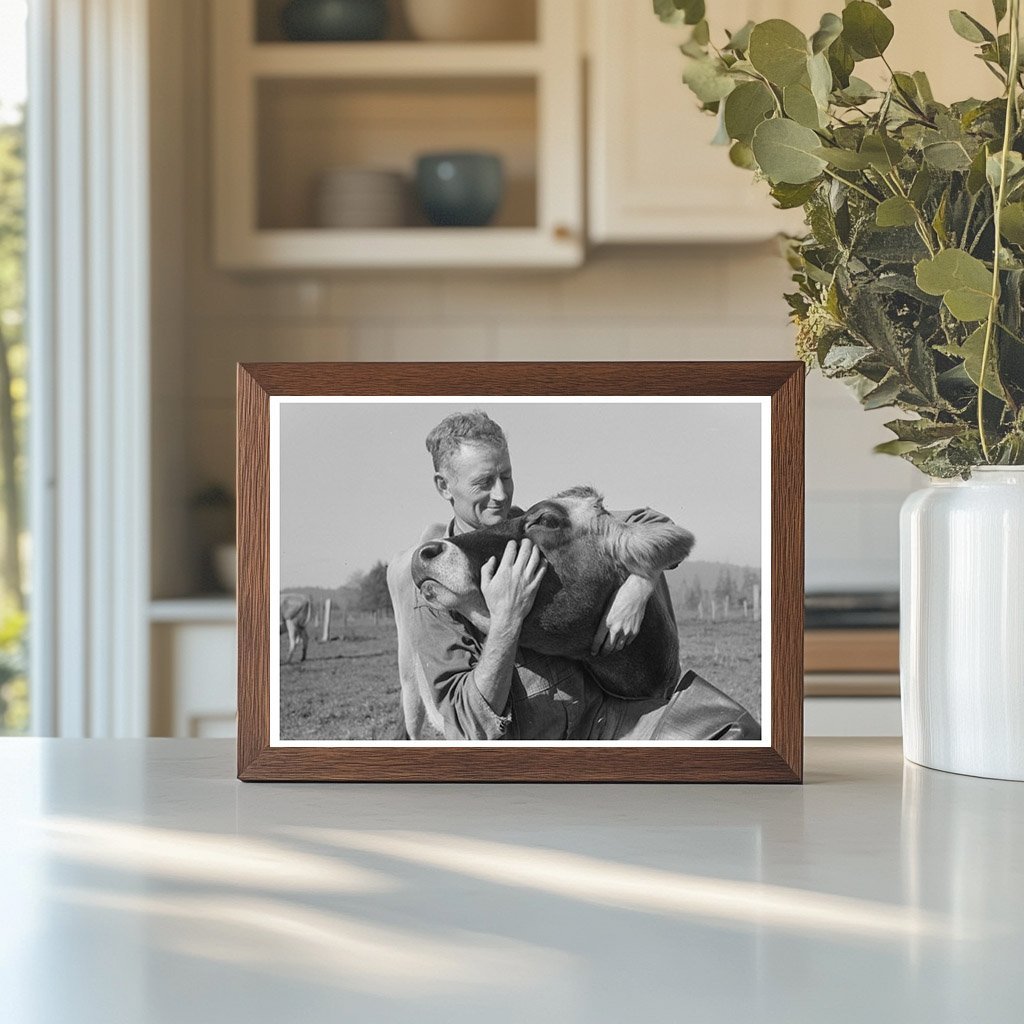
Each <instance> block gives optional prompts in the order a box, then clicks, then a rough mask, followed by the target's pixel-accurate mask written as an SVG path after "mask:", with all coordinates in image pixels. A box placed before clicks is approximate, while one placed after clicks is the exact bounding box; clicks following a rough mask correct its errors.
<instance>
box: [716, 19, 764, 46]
mask: <svg viewBox="0 0 1024 1024" xmlns="http://www.w3.org/2000/svg"><path fill="white" fill-rule="evenodd" d="M755 24H756V22H753V21H748V22H747V23H746V25H744V26H743V28H741V29H737V31H735V32H733V33H732V35H731V36H730V37H729V42H727V43H726V44H725V46H724V47H723V49H725V50H733V51H734V52H735V53H746V52H747V50H748V49H749V48H750V33H751V32H752V31H753V30H754V25H755Z"/></svg>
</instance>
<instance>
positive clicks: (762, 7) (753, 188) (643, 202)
mask: <svg viewBox="0 0 1024 1024" xmlns="http://www.w3.org/2000/svg"><path fill="white" fill-rule="evenodd" d="M587 2H588V4H589V6H588V14H587V24H588V29H589V33H590V35H589V41H588V108H587V117H588V125H587V128H588V197H589V198H588V222H589V235H590V240H591V241H592V242H593V243H596V244H601V243H611V242H718V241H733V242H736V241H753V240H758V239H766V238H769V237H771V236H773V235H775V234H778V233H779V232H794V233H795V232H800V231H801V230H802V229H803V218H802V214H801V212H800V211H799V210H789V211H781V210H776V209H775V208H774V205H773V204H772V202H771V200H770V198H769V196H768V189H767V185H766V184H765V183H763V182H761V183H758V182H754V181H753V179H752V175H751V174H750V172H748V171H744V170H742V169H740V168H738V167H734V166H733V165H732V164H731V163H730V162H729V157H728V151H727V150H726V148H725V147H720V146H712V145H710V142H711V139H712V137H713V136H714V134H715V128H716V125H715V120H714V119H713V118H711V117H709V116H707V115H706V114H703V113H701V112H700V111H699V110H698V108H697V103H696V101H695V99H694V98H693V96H692V94H691V93H690V91H689V89H687V88H686V87H685V86H684V85H683V84H682V82H681V74H682V69H683V66H684V60H683V58H682V56H681V55H680V53H679V49H678V44H679V43H681V42H683V41H684V40H685V39H686V38H687V36H688V34H689V28H688V27H685V26H671V25H663V24H662V23H661V22H660V21H658V19H657V18H656V17H655V16H654V15H653V14H652V12H651V5H650V4H649V3H646V2H639V3H634V2H630V3H624V2H622V0H587ZM842 6H843V5H842V4H829V3H828V2H827V0H730V2H729V3H724V2H716V0H708V4H707V9H708V19H709V22H710V24H711V29H712V38H713V39H716V38H717V39H720V38H722V37H723V29H725V28H729V29H737V28H739V27H741V26H742V25H743V24H744V23H745V22H746V21H747V20H751V19H752V20H757V21H760V20H764V19H767V18H785V19H787V20H789V21H792V22H793V23H794V24H796V25H797V26H798V27H799V28H800V29H802V30H803V31H804V32H805V33H808V34H810V33H812V32H813V31H814V30H815V29H816V28H817V26H818V21H819V19H820V17H821V14H822V13H824V12H825V11H827V10H830V9H831V10H839V9H840V8H841V7H842ZM956 6H957V7H959V8H962V9H964V10H966V11H968V12H970V13H973V14H974V15H975V16H976V17H978V19H979V20H981V21H983V22H985V23H986V24H987V23H990V22H991V21H992V8H991V4H990V3H989V0H968V2H966V3H963V4H957V5H956ZM886 14H887V15H888V16H889V17H890V18H891V19H892V21H893V23H894V25H895V29H896V32H895V37H894V40H893V43H892V45H891V47H890V50H889V51H888V52H887V57H888V59H889V60H890V63H892V65H893V66H894V67H895V68H897V69H900V68H907V69H909V70H917V69H922V70H924V71H926V72H927V73H928V74H929V77H930V79H931V82H932V87H933V90H934V92H935V95H936V97H937V98H938V99H940V100H942V101H944V102H949V101H952V100H956V99H963V98H966V97H968V96H971V95H975V96H991V95H996V94H997V90H998V83H997V82H996V80H995V78H993V77H992V76H991V74H990V73H989V72H988V71H986V70H985V68H984V67H983V66H982V65H981V62H980V61H977V60H975V59H974V57H973V54H972V49H973V48H972V46H971V44H969V43H967V42H966V41H965V40H963V39H960V38H959V37H958V36H957V35H956V34H955V33H954V32H953V30H952V28H951V27H950V24H949V20H948V18H947V15H946V7H945V6H941V7H939V6H936V5H935V4H933V3H931V2H930V0H900V2H899V3H896V4H893V6H892V7H890V8H889V9H887V11H886ZM857 74H858V75H860V76H861V77H863V78H866V79H868V80H869V81H872V83H873V84H880V83H881V82H882V81H883V80H885V79H886V78H887V72H886V70H885V67H884V65H883V64H882V62H881V61H877V60H876V61H868V62H862V63H860V64H858V68H857Z"/></svg>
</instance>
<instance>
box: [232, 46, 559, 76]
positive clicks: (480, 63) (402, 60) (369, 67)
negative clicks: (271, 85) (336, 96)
mask: <svg viewBox="0 0 1024 1024" xmlns="http://www.w3.org/2000/svg"><path fill="white" fill-rule="evenodd" d="M542 60H543V50H542V49H541V47H540V46H539V45H538V44H537V43H453V44H448V43H419V42H396V43H287V42H286V43H255V44H253V45H252V46H251V47H249V48H248V49H247V51H246V56H245V57H244V58H243V67H245V68H247V69H248V71H249V72H250V73H251V74H252V75H253V76H254V77H256V78H416V77H424V78H437V79H444V78H449V77H456V78H463V77H468V76H480V77H482V78H495V77H502V76H509V75H514V76H532V75H537V74H539V73H540V70H541V65H542Z"/></svg>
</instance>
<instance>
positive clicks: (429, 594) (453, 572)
mask: <svg viewBox="0 0 1024 1024" xmlns="http://www.w3.org/2000/svg"><path fill="white" fill-rule="evenodd" d="M412 581H413V583H414V584H415V585H416V589H417V590H419V592H420V593H421V594H422V595H423V597H424V598H425V599H426V600H427V601H429V602H430V604H440V605H443V606H445V607H454V606H455V605H456V604H458V603H459V601H460V599H462V598H464V597H466V596H467V595H469V594H472V593H474V592H476V591H478V590H479V569H477V571H476V572H474V571H473V564H472V563H471V561H470V559H469V558H468V557H467V555H466V553H465V552H464V551H463V550H462V549H461V548H459V547H457V546H456V545H455V544H453V543H452V542H451V541H448V540H431V541H427V543H426V544H421V545H420V546H419V547H418V548H417V549H416V551H415V553H414V554H413V556H412Z"/></svg>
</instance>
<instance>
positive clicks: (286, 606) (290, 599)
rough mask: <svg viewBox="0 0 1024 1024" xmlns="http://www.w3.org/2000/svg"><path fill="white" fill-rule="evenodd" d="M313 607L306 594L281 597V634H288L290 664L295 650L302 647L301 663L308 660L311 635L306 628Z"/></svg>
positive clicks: (283, 595)
mask: <svg viewBox="0 0 1024 1024" xmlns="http://www.w3.org/2000/svg"><path fill="white" fill-rule="evenodd" d="M312 609H313V606H312V604H311V602H310V600H309V598H308V597H306V595H305V594H282V595H281V627H282V628H281V632H282V633H283V632H285V631H287V633H288V664H289V665H290V664H291V661H292V655H293V654H294V653H295V648H296V647H298V646H299V645H300V644H301V645H302V653H301V655H300V656H299V662H300V663H301V662H303V661H305V660H306V648H307V647H308V646H309V634H308V633H307V632H306V626H308V625H309V620H310V617H311V614H312Z"/></svg>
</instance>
